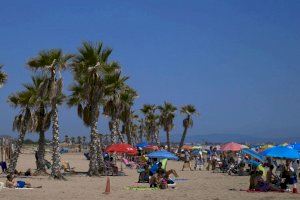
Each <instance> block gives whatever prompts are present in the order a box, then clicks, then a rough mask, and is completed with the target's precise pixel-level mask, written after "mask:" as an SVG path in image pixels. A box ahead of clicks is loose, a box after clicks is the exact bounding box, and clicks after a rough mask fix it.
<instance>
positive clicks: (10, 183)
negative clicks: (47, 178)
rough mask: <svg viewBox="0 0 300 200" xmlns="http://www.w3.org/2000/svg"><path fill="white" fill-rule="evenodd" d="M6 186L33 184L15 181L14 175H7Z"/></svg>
mask: <svg viewBox="0 0 300 200" xmlns="http://www.w3.org/2000/svg"><path fill="white" fill-rule="evenodd" d="M6 178H7V180H6V187H8V188H31V184H30V183H27V182H25V181H15V180H14V177H13V176H12V175H7V176H6Z"/></svg>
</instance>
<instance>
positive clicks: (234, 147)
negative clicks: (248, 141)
mask: <svg viewBox="0 0 300 200" xmlns="http://www.w3.org/2000/svg"><path fill="white" fill-rule="evenodd" d="M241 149H243V146H242V145H241V144H238V143H235V142H229V143H226V144H224V145H222V146H221V151H240V150H241Z"/></svg>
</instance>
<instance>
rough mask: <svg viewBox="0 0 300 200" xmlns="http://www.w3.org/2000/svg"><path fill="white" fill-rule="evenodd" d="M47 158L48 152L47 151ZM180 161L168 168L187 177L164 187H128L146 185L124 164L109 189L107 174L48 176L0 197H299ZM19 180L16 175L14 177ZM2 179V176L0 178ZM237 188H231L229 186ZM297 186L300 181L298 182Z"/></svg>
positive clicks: (27, 162)
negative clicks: (187, 167)
mask: <svg viewBox="0 0 300 200" xmlns="http://www.w3.org/2000/svg"><path fill="white" fill-rule="evenodd" d="M47 159H49V160H50V154H49V155H48V154H47ZM62 159H63V160H65V161H69V163H70V165H71V166H72V167H75V170H76V171H87V169H88V164H89V162H88V161H87V160H86V159H85V158H84V156H83V155H82V154H80V153H67V154H63V155H62ZM181 167H182V162H175V161H169V162H168V167H167V168H168V169H171V168H172V169H175V170H177V172H178V175H179V178H181V179H187V180H183V181H181V182H178V183H177V187H176V188H175V189H166V190H154V191H153V190H146V191H136V190H128V189H126V186H134V185H145V186H148V185H147V184H138V183H136V182H137V180H138V174H137V172H136V170H135V169H128V168H125V167H124V171H125V173H126V175H127V176H110V182H111V193H110V194H108V195H106V194H103V192H104V190H105V185H106V177H86V176H78V175H77V176H67V177H66V178H67V181H56V180H51V179H49V178H48V177H32V178H25V179H22V180H26V181H29V182H31V184H32V185H33V186H39V185H41V186H42V187H43V188H42V189H32V190H16V189H2V190H1V191H0V199H5V200H18V199H22V200H23V199H41V200H54V199H56V200H60V199H61V200H69V199H70V200H71V199H72V200H74V199H82V200H89V199H130V200H135V199H137V200H139V199H160V200H161V199H170V200H176V199H201V200H206V199H207V200H223V199H224V200H225V199H228V200H234V199H239V200H248V199H249V200H250V199H251V200H253V199H261V200H274V199H289V200H290V199H300V194H288V193H275V192H268V193H247V192H244V191H239V190H240V189H247V188H248V183H249V177H248V176H245V177H238V176H228V175H225V174H220V173H212V172H207V171H183V172H182V171H181ZM27 168H35V158H34V155H33V154H32V153H23V154H22V155H21V156H20V159H19V162H18V166H17V169H18V170H22V171H23V172H24V171H25V170H26V169H27ZM17 180H19V179H17ZM0 182H5V178H0ZM232 188H234V189H236V191H232V190H230V189H232ZM298 188H300V185H299V184H298Z"/></svg>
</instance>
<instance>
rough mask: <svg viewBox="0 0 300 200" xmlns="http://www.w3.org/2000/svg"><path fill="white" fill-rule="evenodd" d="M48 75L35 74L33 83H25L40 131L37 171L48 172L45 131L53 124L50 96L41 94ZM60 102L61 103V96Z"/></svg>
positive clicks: (37, 130)
mask: <svg viewBox="0 0 300 200" xmlns="http://www.w3.org/2000/svg"><path fill="white" fill-rule="evenodd" d="M46 78H47V77H45V76H33V77H32V78H31V79H32V83H31V84H24V86H25V88H26V90H27V93H28V95H29V96H30V99H31V103H32V105H33V106H34V108H35V110H34V112H35V115H36V117H37V124H36V127H35V132H37V133H39V140H38V151H37V173H39V174H46V168H45V145H46V139H45V132H46V131H47V130H48V129H49V128H50V125H51V112H49V106H50V102H49V98H48V96H42V95H41V91H40V89H41V87H42V85H43V83H44V81H45V79H46ZM58 99H59V101H58V102H59V104H61V103H62V102H61V98H58Z"/></svg>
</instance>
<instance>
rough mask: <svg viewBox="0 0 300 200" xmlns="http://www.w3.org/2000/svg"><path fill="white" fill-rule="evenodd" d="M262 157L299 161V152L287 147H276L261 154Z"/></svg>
mask: <svg viewBox="0 0 300 200" xmlns="http://www.w3.org/2000/svg"><path fill="white" fill-rule="evenodd" d="M261 154H262V155H264V156H268V157H272V158H281V159H299V158H300V155H299V152H298V151H296V150H295V149H292V148H288V147H285V146H275V147H272V148H269V149H266V150H264V151H262V152H261Z"/></svg>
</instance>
